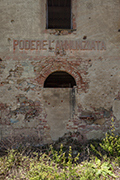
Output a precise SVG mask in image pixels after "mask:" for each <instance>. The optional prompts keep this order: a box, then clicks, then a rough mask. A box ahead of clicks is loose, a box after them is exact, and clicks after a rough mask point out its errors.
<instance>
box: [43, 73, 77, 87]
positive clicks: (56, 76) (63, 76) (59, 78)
mask: <svg viewBox="0 0 120 180" xmlns="http://www.w3.org/2000/svg"><path fill="white" fill-rule="evenodd" d="M73 86H76V82H75V79H74V78H73V76H71V75H70V74H69V73H67V72H65V71H55V72H53V73H51V74H50V75H49V76H48V77H47V78H46V80H45V82H44V88H73Z"/></svg>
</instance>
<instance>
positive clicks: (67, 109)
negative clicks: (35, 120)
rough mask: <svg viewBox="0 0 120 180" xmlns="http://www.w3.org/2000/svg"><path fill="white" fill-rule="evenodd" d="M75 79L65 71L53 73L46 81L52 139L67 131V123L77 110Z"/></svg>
mask: <svg viewBox="0 0 120 180" xmlns="http://www.w3.org/2000/svg"><path fill="white" fill-rule="evenodd" d="M74 86H76V82H75V79H74V78H73V77H72V76H71V75H70V74H69V73H67V72H65V71H55V72H53V73H51V74H50V75H49V76H48V77H47V78H46V80H45V82H44V88H43V100H44V107H45V111H46V114H47V122H48V124H49V126H50V135H51V138H52V140H57V139H58V138H59V137H62V136H63V135H64V134H65V133H67V128H66V125H67V123H68V121H69V119H71V118H72V117H73V114H74V112H75V106H76V105H75V104H76V103H75V102H76V101H75V88H74Z"/></svg>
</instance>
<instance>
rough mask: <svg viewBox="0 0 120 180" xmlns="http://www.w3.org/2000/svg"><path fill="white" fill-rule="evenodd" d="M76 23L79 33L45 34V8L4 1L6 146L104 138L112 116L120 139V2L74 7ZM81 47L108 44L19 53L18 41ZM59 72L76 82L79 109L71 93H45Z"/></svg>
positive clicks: (1, 103)
mask: <svg viewBox="0 0 120 180" xmlns="http://www.w3.org/2000/svg"><path fill="white" fill-rule="evenodd" d="M72 22H73V28H74V29H76V30H74V31H69V32H68V31H67V30H64V31H60V32H58V31H57V30H46V1H45V0H44V1H43V0H34V2H33V1H31V0H26V1H21V0H11V1H10V0H1V1H0V139H4V138H6V137H7V138H9V137H12V136H15V137H19V136H20V135H22V136H24V137H26V139H28V140H30V139H32V138H33V137H34V138H35V139H36V143H47V142H52V140H56V139H58V137H61V136H62V135H64V133H67V132H69V131H71V132H72V133H74V132H79V133H80V135H79V136H78V137H77V138H78V140H81V137H82V138H83V140H86V139H91V138H101V137H103V136H104V134H105V132H107V131H108V130H109V127H110V121H111V117H112V116H114V119H115V127H116V133H120V128H119V127H120V1H119V0H106V1H103V0H89V1H79V0H73V1H72ZM78 39H80V40H83V41H87V40H88V41H104V43H105V45H106V50H105V49H104V50H94V49H93V50H75V49H72V50H64V49H63V50H62V53H55V50H54V49H52V50H51V49H47V50H44V49H43V50H40V51H32V50H23V51H22V50H20V49H19V48H16V50H13V40H47V41H49V40H51V41H53V40H56V41H57V40H59V41H60V40H78ZM54 71H66V72H68V73H69V74H71V75H72V76H73V77H74V79H75V81H76V83H77V87H76V90H75V97H74V98H75V104H74V105H72V103H73V102H72V103H71V97H72V95H73V94H72V93H71V94H70V93H69V91H71V90H68V89H63V90H62V89H61V90H60V91H59V92H58V91H57V90H56V89H50V90H49V89H44V88H43V87H44V81H45V79H46V78H47V77H48V75H49V74H51V73H52V72H54ZM56 91H57V92H56ZM56 93H58V94H59V96H60V99H61V98H62V99H64V102H63V105H60V104H59V98H57V99H56V95H55V94H56ZM46 99H47V100H46ZM62 99H61V100H62ZM45 101H50V102H49V103H50V105H49V104H46V103H45ZM61 103H62V102H61ZM52 106H54V109H53V107H52ZM73 106H75V107H74V108H73ZM34 142H35V141H34Z"/></svg>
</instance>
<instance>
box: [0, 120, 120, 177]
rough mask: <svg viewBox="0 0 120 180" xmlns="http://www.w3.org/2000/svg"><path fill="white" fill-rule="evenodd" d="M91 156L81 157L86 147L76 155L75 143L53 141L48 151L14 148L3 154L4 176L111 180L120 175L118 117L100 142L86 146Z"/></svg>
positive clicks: (0, 170)
mask: <svg viewBox="0 0 120 180" xmlns="http://www.w3.org/2000/svg"><path fill="white" fill-rule="evenodd" d="M84 149H85V150H86V152H87V153H88V154H87V155H89V158H88V159H86V160H83V161H80V159H81V154H82V153H83V152H82V150H81V152H80V153H78V154H77V155H76V156H75V157H74V156H73V151H72V146H69V149H68V150H66V148H64V147H63V145H62V144H61V146H60V148H59V150H56V149H55V148H54V147H53V146H52V145H51V146H50V147H49V148H48V149H47V151H46V152H44V153H43V152H42V151H41V152H39V153H37V152H33V151H31V153H29V156H28V155H26V152H27V150H26V149H25V148H24V149H21V148H20V149H17V150H14V149H10V150H8V153H7V155H4V156H2V157H1V158H0V180H7V179H9V180H53V179H54V180H57V179H58V180H99V179H103V180H106V179H108V180H110V179H118V180H119V179H120V178H119V177H120V137H119V136H117V135H115V127H114V119H113V118H112V120H111V131H110V132H109V133H107V134H106V136H105V138H104V139H103V140H102V141H101V142H100V143H99V142H97V141H93V142H91V143H89V144H86V145H85V146H84Z"/></svg>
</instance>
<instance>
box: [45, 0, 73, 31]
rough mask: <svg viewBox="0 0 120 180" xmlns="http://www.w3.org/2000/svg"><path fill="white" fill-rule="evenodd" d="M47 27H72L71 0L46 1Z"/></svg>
mask: <svg viewBox="0 0 120 180" xmlns="http://www.w3.org/2000/svg"><path fill="white" fill-rule="evenodd" d="M47 29H72V23H71V0H48V1H47Z"/></svg>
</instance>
